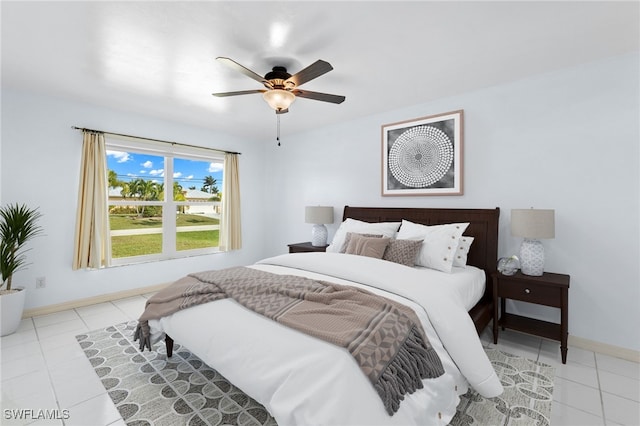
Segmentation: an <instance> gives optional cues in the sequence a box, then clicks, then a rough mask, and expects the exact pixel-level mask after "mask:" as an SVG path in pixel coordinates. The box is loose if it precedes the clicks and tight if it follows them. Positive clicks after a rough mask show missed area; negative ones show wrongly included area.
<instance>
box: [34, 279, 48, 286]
mask: <svg viewBox="0 0 640 426" xmlns="http://www.w3.org/2000/svg"><path fill="white" fill-rule="evenodd" d="M46 286H47V279H46V278H45V277H37V278H36V288H45V287H46Z"/></svg>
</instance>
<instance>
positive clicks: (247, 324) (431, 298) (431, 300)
mask: <svg viewBox="0 0 640 426" xmlns="http://www.w3.org/2000/svg"><path fill="white" fill-rule="evenodd" d="M252 267H254V268H257V269H261V270H264V271H268V272H273V273H278V274H293V275H302V276H307V277H311V278H319V279H323V280H326V281H331V282H336V283H339V284H350V285H356V286H359V287H364V288H367V289H368V290H370V291H372V292H375V293H379V294H383V295H385V296H386V297H389V298H391V299H394V300H398V301H400V302H402V303H404V304H405V305H407V306H410V307H411V308H412V309H414V310H415V311H416V314H417V315H418V317H419V318H420V321H421V322H422V325H423V327H424V328H425V332H426V334H427V336H428V337H429V339H430V342H431V344H432V345H433V346H434V348H435V349H436V351H437V352H438V355H439V356H440V358H441V361H442V364H443V366H444V369H445V374H444V375H442V376H441V377H438V378H436V379H427V380H424V381H423V383H424V384H425V387H424V388H423V389H420V390H418V391H416V392H415V393H413V394H411V395H407V396H406V397H405V400H404V401H403V402H402V404H401V406H400V409H399V410H398V412H396V413H395V414H394V415H393V416H389V415H388V414H387V413H386V411H385V409H384V406H383V404H382V401H381V400H380V398H379V397H378V395H377V393H376V392H375V390H374V388H373V386H372V385H371V383H370V382H369V380H368V379H367V378H366V377H365V375H364V374H362V372H361V371H360V369H359V367H358V366H357V364H356V362H355V360H354V359H353V358H352V357H351V355H350V354H349V352H348V351H346V350H345V349H343V348H339V347H337V346H333V345H331V344H328V343H326V342H324V341H321V340H319V339H316V338H314V337H310V336H308V335H305V334H302V333H300V332H298V331H295V330H292V329H290V328H288V327H286V326H283V325H280V324H278V323H276V322H274V321H272V320H270V319H267V318H264V317H262V316H261V315H259V314H256V313H254V312H252V311H249V310H248V309H246V308H244V307H242V306H240V305H239V304H237V303H236V302H234V301H233V300H231V299H225V300H220V301H216V302H212V303H207V304H204V305H199V306H195V307H192V308H189V309H186V310H184V311H179V312H177V313H175V314H173V315H171V316H168V317H165V318H162V319H161V320H152V321H150V322H149V325H150V327H151V330H152V335H153V337H154V340H157V339H159V338H160V337H161V336H162V333H163V332H166V333H167V334H168V335H169V336H171V337H172V338H173V339H174V340H175V341H176V342H177V343H179V344H181V345H184V346H185V347H186V348H188V349H189V350H191V351H192V352H193V353H194V354H195V355H197V356H198V357H200V358H201V359H202V360H203V361H204V362H206V363H207V364H208V365H210V366H212V367H213V368H215V369H216V370H218V371H219V372H220V373H221V374H222V375H223V376H225V377H226V378H227V379H228V380H229V381H231V382H232V383H233V384H235V385H236V386H238V387H239V388H240V389H242V390H243V391H244V392H246V393H247V394H248V395H250V396H251V397H253V398H254V399H255V400H257V401H258V402H260V403H261V404H263V405H264V406H265V407H266V408H267V409H268V410H269V412H270V413H271V414H272V415H273V416H274V417H275V419H276V421H277V422H278V424H279V425H294V424H295V425H338V424H339V425H351V424H353V425H377V424H381V425H382V424H387V425H409V424H419V425H425V424H428V425H446V424H448V423H449V421H450V420H451V418H452V417H453V415H454V414H455V410H456V406H457V404H458V402H459V398H458V396H459V395H460V394H463V393H464V392H466V390H467V387H468V384H471V385H472V386H473V387H474V388H475V389H476V390H477V391H478V392H479V393H481V394H483V395H484V396H486V397H493V396H496V395H499V394H500V393H501V392H502V386H501V384H500V382H499V380H498V378H497V376H496V374H495V371H494V370H493V368H492V366H491V364H490V363H489V361H488V359H487V357H486V355H485V353H484V351H483V349H482V345H481V344H480V341H479V339H478V337H477V334H476V331H475V328H474V325H473V322H472V321H471V319H470V317H469V315H468V314H467V308H466V307H465V306H464V303H463V302H461V301H460V297H459V296H458V295H456V293H457V292H458V290H456V288H455V286H452V285H449V284H450V282H451V281H452V280H455V278H452V277H453V276H455V275H456V274H446V273H442V272H437V271H430V272H427V271H424V270H416V269H413V268H408V267H405V266H402V265H398V264H394V263H391V262H385V261H380V260H378V259H372V258H368V257H363V256H354V255H345V254H337V253H298V254H287V255H282V256H277V257H274V258H269V259H265V260H262V261H260V262H258V263H257V264H256V265H252ZM457 275H460V274H457ZM446 276H450V277H449V278H447V277H446ZM438 281H439V282H438ZM389 291H390V292H391V293H389ZM404 296H408V297H409V298H410V299H411V300H408V299H407V298H405V297H404ZM425 308H426V309H425ZM427 311H428V312H429V314H428V315H427ZM194 324H198V325H200V327H198V329H197V330H194ZM202 324H206V326H205V327H202ZM443 343H444V347H446V348H447V350H445V349H444V347H443Z"/></svg>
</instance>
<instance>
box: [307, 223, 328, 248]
mask: <svg viewBox="0 0 640 426" xmlns="http://www.w3.org/2000/svg"><path fill="white" fill-rule="evenodd" d="M327 235H328V233H327V227H326V226H324V225H313V228H312V229H311V245H312V246H314V247H322V246H326V245H327Z"/></svg>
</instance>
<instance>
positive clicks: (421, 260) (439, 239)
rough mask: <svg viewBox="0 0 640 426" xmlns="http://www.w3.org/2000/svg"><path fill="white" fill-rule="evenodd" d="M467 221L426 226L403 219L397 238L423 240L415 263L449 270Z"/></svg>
mask: <svg viewBox="0 0 640 426" xmlns="http://www.w3.org/2000/svg"><path fill="white" fill-rule="evenodd" d="M467 226H469V223H468V222H467V223H451V224H447V225H433V226H426V225H420V224H417V223H413V222H409V221H408V220H403V221H402V225H401V226H400V230H399V231H398V235H397V238H398V239H399V240H423V242H422V247H421V249H420V253H419V254H418V258H417V260H416V265H419V266H425V267H427V268H431V269H435V270H438V271H442V272H447V273H449V272H451V269H452V268H453V259H454V258H455V255H456V250H457V249H458V244H459V241H460V237H462V233H463V232H464V231H465V230H466V229H467Z"/></svg>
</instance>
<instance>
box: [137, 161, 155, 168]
mask: <svg viewBox="0 0 640 426" xmlns="http://www.w3.org/2000/svg"><path fill="white" fill-rule="evenodd" d="M140 165H141V166H142V167H144V168H145V169H150V168H152V167H153V163H152V162H151V161H149V160H147V161H145V162H144V163H142V164H140Z"/></svg>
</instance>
